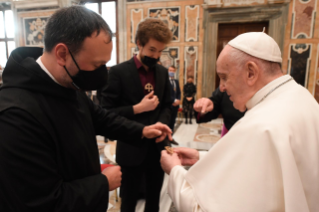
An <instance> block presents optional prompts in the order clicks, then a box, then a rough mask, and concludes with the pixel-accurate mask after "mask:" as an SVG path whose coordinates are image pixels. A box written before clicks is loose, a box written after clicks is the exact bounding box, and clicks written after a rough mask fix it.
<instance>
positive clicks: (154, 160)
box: [102, 19, 172, 212]
mask: <svg viewBox="0 0 319 212" xmlns="http://www.w3.org/2000/svg"><path fill="white" fill-rule="evenodd" d="M135 39H136V44H137V46H138V48H139V53H138V55H135V56H134V57H133V58H131V59H130V60H128V61H126V62H123V63H121V64H119V65H116V66H114V67H112V68H111V70H110V72H109V80H108V84H107V86H106V87H105V90H104V91H103V93H102V96H103V97H102V106H103V107H105V108H107V109H109V110H111V111H114V112H115V113H117V114H119V115H122V116H124V117H126V118H128V119H130V120H134V121H137V122H139V123H142V124H146V125H148V124H154V123H158V122H160V123H163V124H169V121H170V115H171V105H172V99H171V93H170V89H171V88H170V82H169V78H168V71H167V69H166V68H164V67H163V66H161V65H159V64H157V62H158V60H159V58H160V56H161V53H162V51H163V50H164V49H165V48H166V45H167V44H168V43H169V42H170V41H171V39H172V33H171V31H170V30H169V29H168V27H167V26H166V24H165V23H163V22H162V21H161V20H159V19H146V20H144V21H143V22H141V23H140V24H139V26H138V29H137V33H136V38H135ZM144 140H148V139H146V138H130V139H129V141H130V142H128V141H125V140H123V139H119V140H118V142H117V148H116V161H117V163H118V164H120V165H121V167H122V172H123V180H122V185H121V197H122V206H121V211H122V212H131V211H135V206H136V203H137V199H138V192H139V190H140V188H141V187H142V185H145V189H146V191H145V192H146V193H145V196H146V197H145V198H146V204H145V211H149V212H156V211H158V210H159V198H160V191H161V187H162V183H163V177H164V172H163V170H162V168H161V166H160V163H159V160H160V152H161V150H163V149H164V145H165V144H164V143H159V144H156V143H155V141H154V140H148V141H147V142H144V143H145V145H141V146H139V147H137V146H133V145H131V144H133V143H134V142H136V143H141V142H142V141H144ZM166 145H168V144H166ZM143 176H145V178H143ZM142 179H145V180H142Z"/></svg>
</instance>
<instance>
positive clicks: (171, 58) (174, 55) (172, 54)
mask: <svg viewBox="0 0 319 212" xmlns="http://www.w3.org/2000/svg"><path fill="white" fill-rule="evenodd" d="M160 61H161V63H162V66H164V67H165V68H169V67H170V66H172V65H174V66H175V67H176V69H177V70H178V67H179V47H171V46H169V47H166V48H165V49H164V51H163V52H162V55H161V58H160Z"/></svg>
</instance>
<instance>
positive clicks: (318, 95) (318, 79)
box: [312, 44, 319, 103]
mask: <svg viewBox="0 0 319 212" xmlns="http://www.w3.org/2000/svg"><path fill="white" fill-rule="evenodd" d="M318 62H319V44H318V45H317V55H316V71H315V76H314V86H313V93H312V94H313V95H314V97H315V99H316V100H317V102H318V103H319V63H318Z"/></svg>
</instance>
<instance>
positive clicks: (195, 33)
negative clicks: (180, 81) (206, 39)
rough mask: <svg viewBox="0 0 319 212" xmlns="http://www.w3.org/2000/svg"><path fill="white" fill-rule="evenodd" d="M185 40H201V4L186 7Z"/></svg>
mask: <svg viewBox="0 0 319 212" xmlns="http://www.w3.org/2000/svg"><path fill="white" fill-rule="evenodd" d="M185 22H186V23H185V41H186V42H192V41H198V40H199V5H189V6H186V7H185Z"/></svg>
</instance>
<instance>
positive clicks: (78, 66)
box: [68, 47, 81, 70]
mask: <svg viewBox="0 0 319 212" xmlns="http://www.w3.org/2000/svg"><path fill="white" fill-rule="evenodd" d="M68 50H69V52H70V55H71V57H72V60H73V62H74V63H75V65H76V67H78V69H79V70H81V69H80V67H79V66H78V64H77V63H76V61H75V59H74V57H73V55H72V53H71V51H70V49H69V47H68Z"/></svg>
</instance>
